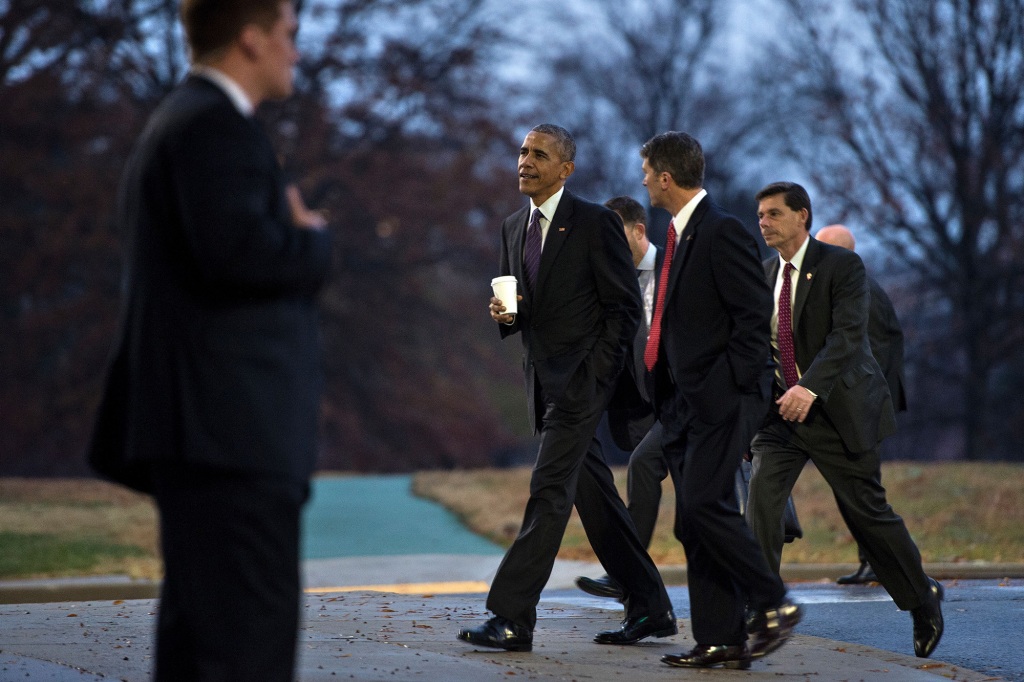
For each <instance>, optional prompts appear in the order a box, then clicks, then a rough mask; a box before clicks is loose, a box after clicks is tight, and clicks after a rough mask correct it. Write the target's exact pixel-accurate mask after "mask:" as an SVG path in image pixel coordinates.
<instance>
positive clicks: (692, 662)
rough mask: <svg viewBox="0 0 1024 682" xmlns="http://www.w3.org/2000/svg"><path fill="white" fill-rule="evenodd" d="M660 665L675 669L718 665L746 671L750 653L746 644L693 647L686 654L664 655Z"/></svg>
mask: <svg viewBox="0 0 1024 682" xmlns="http://www.w3.org/2000/svg"><path fill="white" fill-rule="evenodd" d="M661 662H662V663H667V664H668V665H672V666H675V667H677V668H714V667H715V666H716V665H720V666H722V667H723V668H730V669H732V670H746V669H747V668H749V667H750V652H749V651H748V650H747V645H746V644H736V645H734V646H724V645H723V646H695V647H693V649H692V650H690V652H689V653H686V654H666V655H665V656H662V657H661Z"/></svg>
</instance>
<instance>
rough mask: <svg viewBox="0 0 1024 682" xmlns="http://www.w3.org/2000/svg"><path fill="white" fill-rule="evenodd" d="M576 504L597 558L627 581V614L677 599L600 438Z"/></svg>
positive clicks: (656, 609)
mask: <svg viewBox="0 0 1024 682" xmlns="http://www.w3.org/2000/svg"><path fill="white" fill-rule="evenodd" d="M576 510H577V511H578V512H579V514H580V520H581V521H582V522H583V529H584V530H585V531H586V532H587V539H588V540H590V545H591V547H593V548H594V553H595V554H596V555H597V558H598V560H599V561H600V562H601V565H602V566H604V570H605V571H606V572H607V573H608V576H609V577H610V578H611V579H612V580H614V581H615V582H616V583H617V584H618V585H620V586H621V587H622V591H623V595H624V597H625V599H624V600H623V603H624V605H625V607H626V617H627V618H631V617H634V616H644V615H652V614H656V613H665V612H666V611H668V610H669V609H670V608H671V607H672V605H671V602H670V601H669V598H668V593H666V592H665V586H664V584H663V582H662V580H661V574H660V573H658V568H657V566H655V565H654V562H653V561H652V560H651V557H650V555H648V554H647V545H646V544H645V543H644V542H641V540H640V538H639V536H638V535H637V532H636V527H635V526H634V524H633V519H632V518H630V515H629V512H628V511H627V510H626V506H625V505H624V504H623V503H622V498H621V497H619V492H618V489H617V488H616V487H615V480H614V478H613V477H612V472H611V470H610V469H609V468H608V465H607V464H606V463H605V461H604V458H603V457H602V456H601V450H600V445H599V444H598V442H597V441H596V440H595V441H594V443H593V446H592V447H591V448H590V450H588V451H587V456H586V458H585V460H584V462H583V470H582V471H581V472H580V479H579V487H578V488H577V490H576Z"/></svg>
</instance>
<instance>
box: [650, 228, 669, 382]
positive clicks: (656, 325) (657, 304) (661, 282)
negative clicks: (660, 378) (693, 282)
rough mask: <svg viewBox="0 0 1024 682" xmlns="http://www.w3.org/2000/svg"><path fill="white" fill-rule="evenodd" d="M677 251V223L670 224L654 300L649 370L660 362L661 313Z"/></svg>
mask: <svg viewBox="0 0 1024 682" xmlns="http://www.w3.org/2000/svg"><path fill="white" fill-rule="evenodd" d="M675 252H676V223H675V221H674V220H673V221H672V222H670V223H669V224H668V237H667V238H666V240H665V262H663V263H662V264H661V276H659V277H658V297H657V299H655V301H654V314H653V315H652V316H651V333H650V334H649V335H648V336H647V347H646V348H645V349H644V364H645V365H647V371H653V370H654V364H655V363H656V362H658V345H659V344H660V343H661V314H662V313H663V312H664V311H665V290H666V289H668V271H669V270H670V269H671V268H672V254H673V253H675Z"/></svg>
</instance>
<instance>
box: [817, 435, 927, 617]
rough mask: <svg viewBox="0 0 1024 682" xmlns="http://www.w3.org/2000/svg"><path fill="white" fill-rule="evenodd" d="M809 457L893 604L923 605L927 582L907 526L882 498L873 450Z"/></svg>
mask: <svg viewBox="0 0 1024 682" xmlns="http://www.w3.org/2000/svg"><path fill="white" fill-rule="evenodd" d="M811 461H812V462H814V464H815V466H817V467H818V471H820V472H821V475H822V476H823V477H824V478H825V480H826V481H827V482H828V484H829V486H830V487H831V488H832V493H833V494H834V495H835V498H836V503H837V504H838V505H839V512H840V513H841V514H842V515H843V520H845V521H846V525H847V526H848V527H849V529H850V532H851V533H852V534H853V537H854V539H856V540H857V544H858V545H860V546H861V547H863V549H864V554H865V555H866V556H867V558H868V562H869V563H870V564H871V567H872V568H873V569H874V570H875V575H876V576H878V581H879V582H880V583H881V584H882V587H884V588H885V590H886V591H887V592H888V593H889V595H890V596H891V597H892V599H893V601H894V602H896V606H898V607H899V608H901V609H903V610H904V611H906V610H909V609H913V608H916V607H918V606H920V605H921V604H923V603H925V601H927V600H928V599H929V598H930V597H929V593H930V590H931V583H930V582H929V580H928V576H927V575H926V574H925V572H924V567H923V566H922V565H921V553H920V552H919V551H918V549H917V545H916V544H915V543H914V540H913V539H912V538H911V537H910V533H909V532H908V531H907V527H906V524H904V523H903V519H902V518H901V517H900V516H899V515H898V514H897V513H896V512H895V511H893V508H892V507H891V506H890V505H889V503H888V501H886V498H885V488H883V487H882V480H881V461H880V458H879V454H878V449H877V448H875V449H872V450H869V451H867V452H861V453H857V454H856V455H855V456H845V455H844V456H838V455H837V453H831V454H829V453H822V454H821V455H820V456H817V455H815V454H812V455H811Z"/></svg>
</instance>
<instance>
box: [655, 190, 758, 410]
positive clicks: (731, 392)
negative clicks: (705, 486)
mask: <svg viewBox="0 0 1024 682" xmlns="http://www.w3.org/2000/svg"><path fill="white" fill-rule="evenodd" d="M681 228H682V232H681V236H680V241H679V245H678V246H677V247H676V250H675V253H674V254H673V257H672V266H671V269H670V270H669V279H668V289H667V291H666V293H665V295H666V298H665V312H664V320H667V321H669V322H668V323H667V324H665V323H664V322H663V325H662V332H661V333H662V340H661V351H660V352H661V354H662V357H665V358H667V360H668V363H667V365H668V367H667V368H666V367H665V364H666V363H663V362H660V361H659V362H658V365H657V366H656V367H655V372H656V373H658V376H657V385H658V387H659V388H658V395H659V399H660V398H661V395H662V391H663V388H662V387H664V386H666V384H667V383H668V382H670V383H672V384H675V386H676V389H677V390H678V391H679V393H680V394H681V397H682V398H683V399H684V400H685V401H686V403H687V404H688V405H689V406H690V407H691V409H693V410H694V411H695V414H696V416H697V417H699V418H700V419H701V420H702V421H705V422H708V423H716V424H717V423H720V422H722V421H723V420H725V419H727V418H728V417H730V415H733V414H734V410H735V408H736V407H737V405H738V404H739V398H740V396H741V395H742V394H745V393H755V392H759V393H760V394H761V395H762V397H764V398H765V399H767V397H768V395H769V394H770V390H771V383H770V382H771V372H770V368H769V365H768V363H769V361H770V358H771V327H770V325H771V312H772V303H771V291H770V290H769V289H768V287H767V286H766V284H765V281H764V272H763V271H762V270H761V268H760V262H761V259H760V255H759V252H758V249H757V242H756V241H755V239H754V236H753V235H752V234H751V233H750V232H749V231H747V229H746V228H745V227H743V224H742V223H740V221H739V220H737V219H736V218H735V217H733V216H731V215H729V214H727V213H725V212H723V211H722V210H721V209H720V208H719V207H718V206H717V205H716V204H715V203H714V202H713V201H712V200H711V198H710V197H708V196H705V197H704V198H703V199H702V200H701V201H700V203H698V204H697V207H696V209H695V210H694V212H693V215H692V216H691V217H690V220H689V222H688V223H687V224H686V225H685V226H679V225H676V230H679V229H681ZM666 372H670V374H671V376H665V373H666Z"/></svg>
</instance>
